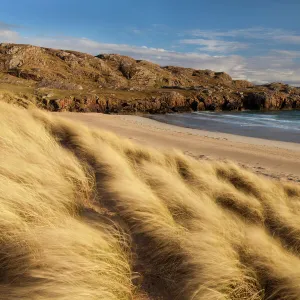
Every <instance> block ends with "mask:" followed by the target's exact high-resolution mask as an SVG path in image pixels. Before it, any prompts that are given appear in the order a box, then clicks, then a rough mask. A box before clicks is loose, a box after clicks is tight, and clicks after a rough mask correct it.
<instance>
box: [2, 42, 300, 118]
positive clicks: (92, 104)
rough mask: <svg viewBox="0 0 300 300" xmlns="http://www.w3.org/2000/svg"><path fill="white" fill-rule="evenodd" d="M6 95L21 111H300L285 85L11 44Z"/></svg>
mask: <svg viewBox="0 0 300 300" xmlns="http://www.w3.org/2000/svg"><path fill="white" fill-rule="evenodd" d="M1 94H2V98H3V99H5V100H6V101H17V102H18V103H19V102H20V101H19V100H18V99H19V98H22V97H23V98H22V99H23V100H22V101H21V102H22V103H21V104H22V105H28V103H34V104H36V105H38V106H40V107H43V108H46V109H48V110H55V111H60V110H70V111H98V112H105V111H107V112H115V113H134V112H150V113H164V112H170V111H189V110H241V109H296V108H300V89H299V88H295V87H291V86H288V85H286V84H281V83H273V84H269V85H265V86H255V85H253V84H252V83H250V82H248V81H244V80H232V78H231V77H230V76H229V75H228V74H226V73H224V72H214V71H211V70H195V69H191V68H182V67H173V66H166V67H161V66H159V65H157V64H154V63H151V62H148V61H144V60H135V59H133V58H131V57H128V56H122V55H118V54H100V55H97V56H92V55H90V54H85V53H80V52H75V51H68V50H56V49H50V48H42V47H36V46H31V45H17V44H5V43H2V44H0V95H1ZM3 95H4V96H3ZM24 98H25V100H24ZM12 99H13V100H12ZM26 99H27V100H28V101H27V102H28V103H27V102H26Z"/></svg>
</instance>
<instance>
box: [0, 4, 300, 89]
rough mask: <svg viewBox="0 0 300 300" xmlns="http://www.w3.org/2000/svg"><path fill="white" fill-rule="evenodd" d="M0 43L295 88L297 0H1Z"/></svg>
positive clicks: (299, 53) (299, 65) (299, 67)
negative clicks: (130, 59)
mask: <svg viewBox="0 0 300 300" xmlns="http://www.w3.org/2000/svg"><path fill="white" fill-rule="evenodd" d="M1 2H2V3H1V9H0V42H13V43H26V44H34V45H38V46H46V47H52V48H62V49H74V50H78V51H83V52H88V53H91V54H95V55H96V54H99V53H120V54H125V55H129V56H133V57H135V58H137V59H147V60H150V61H153V62H156V63H158V64H160V65H179V66H184V67H192V68H197V69H211V70H214V71H225V72H227V73H229V74H230V75H231V76H232V77H233V78H237V79H247V80H250V81H253V82H256V83H265V82H272V81H280V82H286V83H290V84H293V85H298V86H300V17H299V15H300V0H285V1H283V0H272V1H269V0H260V1H257V0H252V1H244V0H236V1H233V0H228V1H224V0H210V1H201V0H185V1H179V0H178V1H176V0H172V1H171V0H151V1H146V0H139V1H137V0H110V1H108V0H105V1H102V0H85V1H82V0H72V1H71V0H70V1H67V0H51V1H49V0H14V1H1Z"/></svg>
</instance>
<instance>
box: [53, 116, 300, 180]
mask: <svg viewBox="0 0 300 300" xmlns="http://www.w3.org/2000/svg"><path fill="white" fill-rule="evenodd" d="M56 114H58V115H59V116H61V117H65V118H69V119H72V120H75V121H78V122H83V123H85V124H86V125H88V126H90V127H98V128H102V129H105V130H109V131H112V132H114V133H116V134H118V135H120V136H123V137H126V138H128V139H131V140H132V141H134V142H137V143H140V144H143V145H148V146H152V147H155V148H160V149H178V150H181V151H182V152H184V153H185V154H187V155H190V156H193V157H195V158H196V159H209V160H210V159H217V160H231V161H234V162H236V163H238V164H240V165H242V166H244V167H246V168H250V169H251V170H253V171H254V172H256V173H259V174H263V175H265V176H268V177H271V178H276V179H281V180H288V181H294V182H298V183H299V182H300V144H296V143H287V142H278V141H271V140H264V139H258V138H251V137H244V136H238V135H232V134H224V133H217V132H209V131H204V130H198V129H190V128H183V127H179V126H174V125H169V124H165V123H160V122H157V121H154V120H151V119H148V118H144V117H140V116H132V115H104V114H97V113H84V114H83V113H69V112H61V113H56Z"/></svg>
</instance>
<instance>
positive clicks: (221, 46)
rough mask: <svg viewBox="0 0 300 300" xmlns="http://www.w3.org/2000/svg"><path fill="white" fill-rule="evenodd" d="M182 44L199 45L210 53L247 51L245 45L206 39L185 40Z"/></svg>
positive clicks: (181, 41)
mask: <svg viewBox="0 0 300 300" xmlns="http://www.w3.org/2000/svg"><path fill="white" fill-rule="evenodd" d="M180 43H181V44H187V45H198V46H201V48H200V49H201V50H203V51H209V52H225V53H228V52H234V51H236V50H241V49H246V48H247V47H248V45H247V44H245V43H239V42H231V41H223V40H206V39H184V40H180Z"/></svg>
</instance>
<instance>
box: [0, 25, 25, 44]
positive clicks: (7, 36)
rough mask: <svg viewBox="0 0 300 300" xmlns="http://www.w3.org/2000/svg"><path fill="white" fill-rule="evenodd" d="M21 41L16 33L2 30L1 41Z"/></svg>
mask: <svg viewBox="0 0 300 300" xmlns="http://www.w3.org/2000/svg"><path fill="white" fill-rule="evenodd" d="M19 39H20V36H19V34H18V33H17V32H16V31H12V30H8V29H1V28H0V41H2V42H16V41H18V40H19Z"/></svg>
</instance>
